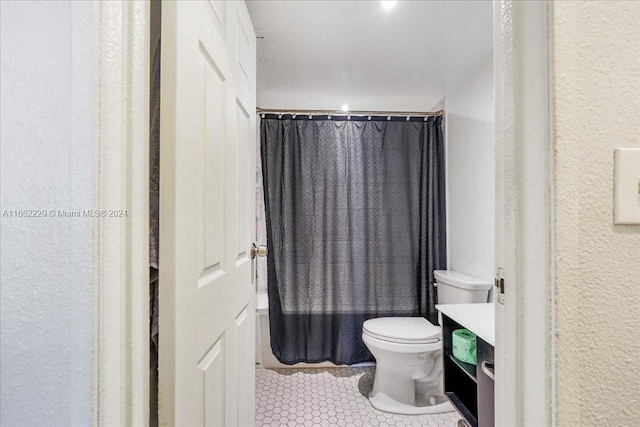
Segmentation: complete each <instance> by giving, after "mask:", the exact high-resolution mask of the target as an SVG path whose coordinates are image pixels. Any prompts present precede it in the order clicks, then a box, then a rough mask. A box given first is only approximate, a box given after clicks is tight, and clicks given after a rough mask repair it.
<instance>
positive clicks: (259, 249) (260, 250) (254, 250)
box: [251, 243, 268, 259]
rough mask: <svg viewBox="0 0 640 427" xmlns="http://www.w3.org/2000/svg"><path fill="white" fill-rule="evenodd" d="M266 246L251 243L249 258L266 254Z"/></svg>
mask: <svg viewBox="0 0 640 427" xmlns="http://www.w3.org/2000/svg"><path fill="white" fill-rule="evenodd" d="M267 252H268V250H267V247H266V246H265V245H260V246H256V244H255V243H252V244H251V259H254V258H255V257H256V255H257V256H267Z"/></svg>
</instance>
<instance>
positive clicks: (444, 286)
mask: <svg viewBox="0 0 640 427" xmlns="http://www.w3.org/2000/svg"><path fill="white" fill-rule="evenodd" d="M433 276H434V277H435V279H436V282H437V286H438V304H469V303H482V302H487V300H488V299H489V290H491V282H489V281H487V280H484V279H479V278H477V277H473V276H467V275H466V274H462V273H458V272H456V271H451V270H435V271H434V272H433Z"/></svg>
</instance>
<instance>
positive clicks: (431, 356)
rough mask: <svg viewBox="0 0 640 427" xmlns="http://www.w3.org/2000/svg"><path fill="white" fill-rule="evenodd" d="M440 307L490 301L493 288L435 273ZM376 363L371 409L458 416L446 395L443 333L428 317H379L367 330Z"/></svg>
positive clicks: (364, 329) (445, 272)
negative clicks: (443, 370)
mask: <svg viewBox="0 0 640 427" xmlns="http://www.w3.org/2000/svg"><path fill="white" fill-rule="evenodd" d="M433 275H434V277H435V279H436V282H437V284H436V286H437V290H438V304H469V303H483V302H487V299H488V296H489V290H490V289H491V283H490V282H488V281H486V280H483V279H479V278H477V277H472V276H467V275H466V274H462V273H457V272H455V271H450V270H436V271H434V272H433ZM362 340H363V341H364V343H365V345H366V346H367V348H368V349H369V351H370V352H371V354H373V357H374V358H375V359H376V373H375V378H374V381H373V389H372V390H371V392H370V393H369V402H371V405H372V406H373V407H374V408H376V409H379V410H381V411H384V412H392V413H396V414H406V415H421V414H437V413H443V412H450V411H453V410H454V409H453V406H452V405H451V404H450V403H449V401H448V400H447V398H446V397H445V396H444V394H443V392H442V375H441V374H442V331H441V328H440V326H437V325H432V324H431V323H430V322H429V321H428V320H426V319H425V318H423V317H379V318H376V319H369V320H367V321H366V322H364V324H363V326H362Z"/></svg>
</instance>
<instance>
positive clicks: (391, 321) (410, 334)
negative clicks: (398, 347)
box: [362, 317, 441, 344]
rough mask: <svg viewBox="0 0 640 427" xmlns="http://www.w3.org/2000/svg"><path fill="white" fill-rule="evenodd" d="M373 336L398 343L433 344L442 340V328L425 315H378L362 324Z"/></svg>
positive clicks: (364, 331) (364, 332)
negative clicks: (424, 316) (433, 323)
mask: <svg viewBox="0 0 640 427" xmlns="http://www.w3.org/2000/svg"><path fill="white" fill-rule="evenodd" d="M362 332H363V334H364V335H368V336H370V337H372V338H375V339H378V340H382V341H387V342H391V343H397V344H431V343H437V342H439V341H440V335H441V328H440V327H439V326H434V325H432V324H431V323H430V322H429V321H428V320H427V319H425V318H423V317H378V318H376V319H369V320H367V321H366V322H364V324H363V325H362Z"/></svg>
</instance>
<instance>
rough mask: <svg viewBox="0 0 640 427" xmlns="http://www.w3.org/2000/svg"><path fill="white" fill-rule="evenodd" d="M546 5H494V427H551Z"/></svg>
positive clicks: (511, 0) (549, 13) (497, 1)
mask: <svg viewBox="0 0 640 427" xmlns="http://www.w3.org/2000/svg"><path fill="white" fill-rule="evenodd" d="M552 6H553V5H552V3H551V2H547V1H532V2H520V1H516V0H494V70H495V71H494V73H495V75H494V78H495V102H496V195H497V198H496V202H497V203H496V262H497V263H499V262H500V261H499V260H502V263H503V265H499V264H498V265H496V267H502V268H504V277H505V280H506V286H505V299H506V304H505V306H504V311H503V313H502V314H503V316H497V318H498V317H500V318H501V320H503V322H504V326H502V327H500V328H496V344H497V345H500V344H501V345H500V347H502V349H499V348H496V384H495V386H496V400H495V410H496V414H495V415H496V426H528V425H531V426H539V425H547V426H555V425H556V409H555V389H556V386H555V375H556V374H555V356H554V355H555V339H554V331H555V290H554V268H553V266H554V254H555V246H554V233H553V231H554V229H553V224H554V174H553V158H554V157H553V94H552V75H553V73H552V72H553V67H552V65H553V64H552V54H553V49H552V46H553V45H552V34H551V28H552V25H551V24H552V19H553V9H552ZM501 251H502V252H501ZM497 314H498V312H497ZM500 370H501V371H502V372H500Z"/></svg>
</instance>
